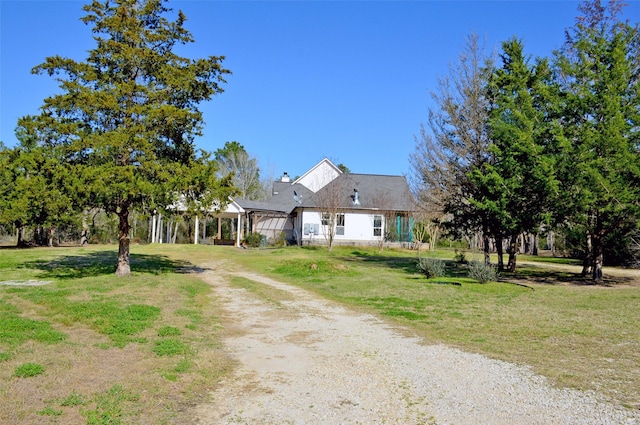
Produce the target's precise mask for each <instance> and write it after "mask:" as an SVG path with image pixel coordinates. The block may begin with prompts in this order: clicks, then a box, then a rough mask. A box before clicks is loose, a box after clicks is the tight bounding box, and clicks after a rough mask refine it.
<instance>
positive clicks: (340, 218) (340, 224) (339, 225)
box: [336, 214, 344, 236]
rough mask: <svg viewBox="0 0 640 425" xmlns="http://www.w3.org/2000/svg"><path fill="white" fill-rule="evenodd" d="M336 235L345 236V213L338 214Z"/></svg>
mask: <svg viewBox="0 0 640 425" xmlns="http://www.w3.org/2000/svg"><path fill="white" fill-rule="evenodd" d="M336 235H339V236H344V214H336Z"/></svg>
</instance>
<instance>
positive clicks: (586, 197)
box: [555, 0, 640, 280]
mask: <svg viewBox="0 0 640 425" xmlns="http://www.w3.org/2000/svg"><path fill="white" fill-rule="evenodd" d="M621 10H622V3H621V2H619V1H616V0H611V1H609V2H608V3H607V4H606V5H604V4H602V3H601V2H600V1H599V0H589V1H586V2H585V3H583V4H582V5H581V6H580V11H581V12H582V15H581V16H579V17H578V18H577V20H576V23H575V26H574V27H573V28H571V29H570V30H568V31H567V41H566V43H565V44H564V46H563V48H562V49H561V50H560V51H558V52H557V53H556V57H555V66H556V72H557V78H558V81H559V82H560V84H561V87H562V95H563V98H562V103H561V108H562V124H563V128H564V132H563V134H562V137H561V138H559V144H558V153H559V155H558V173H559V178H560V183H561V190H560V193H561V194H562V199H559V201H558V203H557V208H556V210H555V211H556V216H557V219H558V221H559V222H561V223H563V224H565V225H573V226H580V227H582V228H584V229H585V234H586V242H585V246H586V249H585V251H586V252H587V255H586V257H585V268H584V273H585V274H586V273H588V272H589V269H591V273H592V276H593V278H594V279H595V280H600V279H601V278H602V265H603V262H604V258H605V252H604V251H605V243H604V242H605V240H606V238H609V237H611V235H613V234H616V233H619V234H621V235H622V236H624V232H625V231H628V230H629V229H632V228H634V227H635V226H636V225H637V223H638V219H639V218H640V155H639V151H638V149H639V148H638V146H639V144H638V142H639V140H640V96H639V94H640V93H639V91H640V81H639V79H640V58H639V56H638V53H639V52H638V46H640V38H639V37H640V33H639V31H638V25H637V24H636V25H634V26H632V25H631V24H629V23H627V22H622V21H620V19H619V14H620V12H621Z"/></svg>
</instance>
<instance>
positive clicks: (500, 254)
mask: <svg viewBox="0 0 640 425" xmlns="http://www.w3.org/2000/svg"><path fill="white" fill-rule="evenodd" d="M494 239H495V242H496V252H497V253H498V270H499V271H502V270H504V251H503V249H502V237H500V236H495V238H494Z"/></svg>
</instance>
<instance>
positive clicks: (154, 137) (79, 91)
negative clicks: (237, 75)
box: [20, 0, 229, 275]
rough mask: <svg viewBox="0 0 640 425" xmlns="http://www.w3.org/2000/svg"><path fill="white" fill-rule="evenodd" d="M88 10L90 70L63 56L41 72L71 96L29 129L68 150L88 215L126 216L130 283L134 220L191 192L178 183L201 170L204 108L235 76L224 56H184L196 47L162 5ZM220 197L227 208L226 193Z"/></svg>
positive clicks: (123, 237) (117, 3) (111, 4)
mask: <svg viewBox="0 0 640 425" xmlns="http://www.w3.org/2000/svg"><path fill="white" fill-rule="evenodd" d="M84 10H85V12H86V13H87V14H86V16H85V17H84V18H82V20H83V21H84V23H86V24H87V25H90V26H92V31H93V33H94V39H95V41H96V47H95V48H94V49H92V50H90V51H89V55H88V57H87V58H86V60H85V61H83V62H78V61H75V60H73V59H69V58H63V57H60V56H54V57H48V58H46V61H45V62H44V63H43V64H41V65H39V66H37V67H35V68H34V69H33V72H34V73H37V74H43V73H44V74H48V75H50V76H54V75H55V76H56V77H57V79H58V81H59V82H60V88H61V91H62V93H61V94H56V95H54V96H51V97H49V98H46V99H45V100H44V105H43V106H42V108H41V109H42V112H41V113H40V115H37V116H27V117H25V118H23V119H22V120H21V121H20V125H21V126H22V127H23V128H24V129H25V130H26V131H28V132H30V137H33V138H35V140H37V141H38V143H39V144H41V145H43V146H55V147H56V148H57V149H60V150H61V152H62V156H61V157H62V158H63V160H64V163H65V164H66V165H67V166H68V167H69V175H70V176H71V175H72V176H73V179H74V180H75V181H76V184H75V187H77V188H80V187H82V189H78V190H81V191H82V195H83V196H82V197H81V198H82V200H83V202H82V203H83V204H84V205H85V206H87V207H100V208H103V209H104V210H105V211H106V212H107V213H110V214H116V215H117V216H118V219H119V227H118V232H119V236H118V239H119V249H118V263H117V268H116V274H118V275H127V274H129V273H130V266H129V230H130V224H129V214H130V213H131V212H132V211H134V210H135V209H139V208H143V207H145V208H148V209H150V210H151V209H153V208H155V207H157V206H163V205H170V204H171V203H173V202H174V201H175V199H174V198H175V195H176V193H180V192H181V191H182V189H183V188H181V187H179V186H175V184H176V183H178V182H181V181H183V180H182V179H178V178H176V176H177V175H183V176H184V173H185V171H184V170H185V169H186V168H185V167H186V166H188V165H190V164H192V163H193V162H194V161H198V155H197V152H196V150H195V147H194V138H195V137H196V136H199V135H201V130H202V124H203V121H202V114H201V112H200V111H199V109H198V104H199V103H200V102H202V101H205V100H209V99H210V98H211V97H212V96H214V95H216V94H218V93H221V92H222V91H223V90H222V88H221V86H220V84H221V83H224V82H225V81H224V79H223V76H224V75H225V74H227V73H229V71H228V70H226V69H224V68H223V67H222V61H223V59H224V58H223V57H216V56H210V57H208V58H205V59H196V60H191V59H188V58H184V57H181V56H178V55H177V54H176V53H175V52H174V48H175V47H176V46H178V45H181V44H187V43H191V42H193V41H194V40H193V38H192V36H191V34H190V33H189V32H188V31H187V30H186V29H185V28H184V22H185V16H184V15H183V14H182V12H179V13H178V14H177V18H175V20H173V21H171V20H169V18H168V17H167V16H168V15H169V13H170V12H171V10H170V9H168V8H166V7H165V6H164V2H163V1H162V0H114V1H108V0H104V1H99V0H94V1H93V2H92V3H90V4H87V5H86V6H84ZM220 187H223V186H220ZM220 187H219V188H220ZM215 189H216V188H212V189H211V190H215ZM218 195H219V196H218V197H217V198H218V199H220V200H222V201H223V202H224V200H226V192H224V191H222V192H221V193H219V194H218Z"/></svg>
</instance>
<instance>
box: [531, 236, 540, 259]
mask: <svg viewBox="0 0 640 425" xmlns="http://www.w3.org/2000/svg"><path fill="white" fill-rule="evenodd" d="M532 254H533V255H538V254H540V235H538V234H537V233H536V234H535V235H533V252H532Z"/></svg>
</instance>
